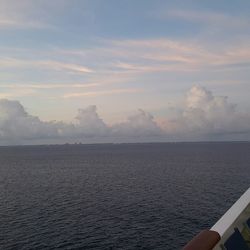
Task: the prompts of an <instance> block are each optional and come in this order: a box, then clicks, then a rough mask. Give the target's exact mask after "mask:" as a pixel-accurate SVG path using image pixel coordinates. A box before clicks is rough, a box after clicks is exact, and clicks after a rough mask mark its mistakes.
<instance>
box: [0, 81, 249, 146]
mask: <svg viewBox="0 0 250 250" xmlns="http://www.w3.org/2000/svg"><path fill="white" fill-rule="evenodd" d="M159 121H161V122H159ZM239 134H242V135H243V136H244V137H243V138H244V139H247V138H248V139H249V138H250V115H249V114H244V113H241V112H240V111H238V109H237V106H236V105H235V104H232V103H230V102H229V100H228V97H226V96H216V95H214V94H213V93H212V92H211V91H209V90H207V89H206V88H204V87H201V86H193V87H192V88H191V89H190V90H189V91H188V92H187V93H186V96H185V98H184V101H183V105H182V107H181V109H180V108H179V109H178V112H176V115H175V117H174V118H173V117H172V118H167V117H165V118H161V119H155V118H154V117H153V115H152V114H150V113H148V112H146V111H144V110H142V109H139V110H138V111H137V112H136V113H134V114H133V115H131V116H129V117H128V118H127V119H126V120H125V121H124V122H121V123H117V124H113V125H108V124H106V123H105V122H104V121H103V119H102V118H101V117H100V116H99V114H98V112H97V107H96V106H95V105H91V106H88V107H86V108H85V109H79V110H78V113H77V115H76V117H75V120H74V121H72V122H71V123H65V122H62V121H60V122H55V121H51V122H45V121H42V120H40V119H39V118H38V117H36V116H33V115H30V114H28V113H27V111H26V110H25V109H24V107H23V106H22V105H21V104H20V103H19V102H18V101H11V100H7V99H1V100H0V144H1V145H5V144H33V143H65V142H74V141H77V142H83V143H84V142H88V143H89V142H127V141H130V142H140V141H167V140H199V139H204V140H209V139H217V140H220V139H232V138H234V139H237V138H241V137H239V136H238V135H239ZM232 135H235V137H232Z"/></svg>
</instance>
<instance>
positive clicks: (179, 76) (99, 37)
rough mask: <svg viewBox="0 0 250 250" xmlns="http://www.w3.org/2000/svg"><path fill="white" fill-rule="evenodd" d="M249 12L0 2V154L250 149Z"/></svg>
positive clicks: (243, 3)
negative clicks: (121, 146)
mask: <svg viewBox="0 0 250 250" xmlns="http://www.w3.org/2000/svg"><path fill="white" fill-rule="evenodd" d="M249 13H250V1H248V0H238V1H231V0H220V1H218V0H209V1H208V0H204V1H199V0H196V1H195V0H193V1H190V0H185V1H179V0H176V1H170V0H136V1H135V0H53V1H50V0H36V1H33V0H22V1H20V0H0V145H15V144H18V145H19V144H47V143H66V142H69V143H74V142H78V143H79V142H82V143H98V142H101V143H103V142H116V143H120V142H156V141H160V142H162V141H214V140H216V141H221V140H222V141H223V140H249V139H250V98H249V93H250V73H249V71H250V16H249Z"/></svg>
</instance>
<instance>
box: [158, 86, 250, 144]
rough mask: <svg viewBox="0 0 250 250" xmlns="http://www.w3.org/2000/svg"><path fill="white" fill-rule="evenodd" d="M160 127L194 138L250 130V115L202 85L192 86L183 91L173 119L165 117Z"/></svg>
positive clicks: (169, 131)
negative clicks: (180, 102) (181, 102)
mask: <svg viewBox="0 0 250 250" xmlns="http://www.w3.org/2000/svg"><path fill="white" fill-rule="evenodd" d="M162 124H163V125H162V127H163V129H165V131H167V132H168V133H175V134H178V133H179V134H180V135H184V136H190V138H191V137H193V138H196V136H203V137H204V138H207V139H209V137H210V136H215V135H218V136H220V134H221V135H225V134H229V135H230V134H237V133H246V134H249V132H250V115H249V114H244V113H241V112H240V111H238V110H237V106H236V105H235V104H232V103H230V102H229V101H228V97H226V96H215V95H214V94H213V93H212V92H211V91H209V90H207V89H206V88H204V87H201V86H197V85H196V86H193V87H192V88H191V89H190V90H189V91H188V92H187V94H186V99H185V102H184V106H183V108H182V110H181V112H180V113H179V115H178V116H177V117H176V118H175V119H173V120H165V122H163V123H162Z"/></svg>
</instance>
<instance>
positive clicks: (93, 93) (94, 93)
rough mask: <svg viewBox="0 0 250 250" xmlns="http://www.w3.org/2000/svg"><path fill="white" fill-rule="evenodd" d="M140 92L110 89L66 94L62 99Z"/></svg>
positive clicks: (136, 90) (139, 90)
mask: <svg viewBox="0 0 250 250" xmlns="http://www.w3.org/2000/svg"><path fill="white" fill-rule="evenodd" d="M138 92H142V90H141V89H133V88H132V89H111V90H104V91H88V92H82V93H79V92H77V93H68V94H65V95H64V96H63V98H78V97H83V96H85V97H96V96H102V95H114V94H122V93H138Z"/></svg>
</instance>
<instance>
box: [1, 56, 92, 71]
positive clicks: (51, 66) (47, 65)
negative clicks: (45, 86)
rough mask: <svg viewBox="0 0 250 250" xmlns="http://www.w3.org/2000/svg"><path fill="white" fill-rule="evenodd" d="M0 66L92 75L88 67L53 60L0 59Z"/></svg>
mask: <svg viewBox="0 0 250 250" xmlns="http://www.w3.org/2000/svg"><path fill="white" fill-rule="evenodd" d="M0 66H1V67H2V68H30V69H31V68H38V69H46V70H57V71H64V70H66V71H68V72H71V73H81V74H85V73H92V72H93V70H92V69H90V68H89V67H85V66H82V65H80V64H73V63H66V62H61V61H53V60H28V59H17V58H12V57H2V58H0Z"/></svg>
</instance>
